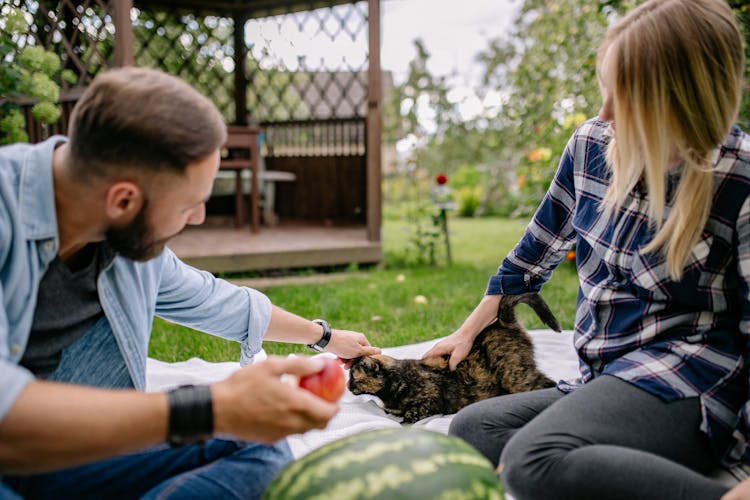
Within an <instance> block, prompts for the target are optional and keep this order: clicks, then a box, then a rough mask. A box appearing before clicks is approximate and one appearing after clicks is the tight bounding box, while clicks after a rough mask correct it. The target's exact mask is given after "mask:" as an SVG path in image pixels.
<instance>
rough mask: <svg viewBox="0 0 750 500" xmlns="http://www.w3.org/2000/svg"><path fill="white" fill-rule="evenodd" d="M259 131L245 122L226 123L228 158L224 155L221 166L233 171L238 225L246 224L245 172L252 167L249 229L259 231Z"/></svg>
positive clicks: (235, 215) (235, 210) (235, 214)
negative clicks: (243, 173)
mask: <svg viewBox="0 0 750 500" xmlns="http://www.w3.org/2000/svg"><path fill="white" fill-rule="evenodd" d="M258 133H259V129H258V128H256V127H248V126H245V125H229V126H227V142H226V144H224V147H225V148H226V149H227V152H228V154H227V158H222V159H221V162H220V163H219V168H220V169H223V170H234V172H235V181H234V182H235V184H234V189H235V190H234V222H235V226H237V227H238V228H240V227H242V226H243V224H244V217H243V214H244V212H245V208H244V202H243V199H242V198H243V193H242V171H243V170H245V169H249V170H250V172H251V174H250V179H251V185H250V193H249V194H248V202H249V204H250V230H251V231H252V232H254V233H257V232H258V230H259V228H260V199H259V196H258Z"/></svg>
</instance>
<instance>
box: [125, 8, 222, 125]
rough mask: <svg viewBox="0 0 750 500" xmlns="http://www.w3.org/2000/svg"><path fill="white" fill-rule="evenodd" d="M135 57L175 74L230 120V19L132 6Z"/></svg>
mask: <svg viewBox="0 0 750 500" xmlns="http://www.w3.org/2000/svg"><path fill="white" fill-rule="evenodd" d="M133 12H134V15H133V36H134V38H135V63H136V65H138V66H149V67H153V68H159V69H162V70H164V71H166V72H168V73H171V74H173V75H177V76H179V77H181V78H182V79H184V80H185V81H187V82H189V83H190V84H192V85H193V86H195V87H196V88H197V89H198V90H200V91H201V92H202V93H204V94H205V95H207V96H209V97H210V98H211V99H212V100H213V101H214V103H215V104H216V106H217V107H218V108H219V109H220V110H221V112H222V113H223V114H224V116H225V117H226V119H227V121H228V122H232V121H234V117H235V111H234V109H235V103H234V76H233V72H234V60H233V56H234V47H233V40H232V33H233V30H234V23H233V21H232V19H227V18H221V17H215V16H206V17H197V16H194V15H192V14H190V15H180V14H177V13H173V12H156V13H154V12H146V11H138V10H137V9H134V10H133Z"/></svg>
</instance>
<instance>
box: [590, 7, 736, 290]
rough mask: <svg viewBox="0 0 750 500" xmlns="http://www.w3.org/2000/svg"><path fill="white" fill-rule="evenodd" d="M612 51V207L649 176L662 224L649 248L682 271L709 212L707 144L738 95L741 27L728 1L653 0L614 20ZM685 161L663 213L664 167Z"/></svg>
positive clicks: (714, 142)
mask: <svg viewBox="0 0 750 500" xmlns="http://www.w3.org/2000/svg"><path fill="white" fill-rule="evenodd" d="M608 52H609V58H608V61H609V64H608V69H609V71H611V74H610V75H609V76H610V81H611V82H613V83H612V85H613V87H614V88H611V89H609V90H610V92H612V94H613V102H614V116H615V123H616V138H613V139H612V141H611V142H610V145H609V150H608V155H607V157H608V160H609V161H608V163H609V165H610V167H611V169H612V183H611V185H610V187H609V191H608V192H607V195H606V197H605V200H604V206H605V208H606V209H609V210H612V209H616V208H617V207H620V206H622V204H623V202H624V201H625V198H626V196H627V195H628V192H629V191H630V190H631V189H632V188H633V187H634V186H635V184H636V183H637V182H638V181H639V180H641V179H644V180H645V185H646V189H647V190H648V193H649V209H648V211H649V213H648V215H649V218H650V219H651V221H652V223H653V224H654V226H655V229H656V230H657V232H656V234H655V236H654V238H653V240H652V241H651V242H650V243H649V245H648V246H647V247H646V248H645V251H647V252H652V251H656V250H660V251H662V252H663V253H664V255H666V261H667V268H668V271H669V274H670V276H671V277H672V278H673V279H679V278H680V277H681V275H682V269H683V267H684V265H685V263H686V262H687V259H688V257H689V256H690V251H691V250H692V248H693V246H694V245H695V244H696V243H697V242H698V239H699V238H700V235H701V233H702V231H703V228H704V226H705V225H706V222H707V220H708V216H709V214H710V211H711V202H712V194H713V184H712V179H713V173H712V170H713V165H712V162H711V161H712V160H711V158H710V156H711V152H712V151H713V150H714V149H715V148H717V147H718V146H719V145H720V144H722V143H723V142H724V140H725V139H726V136H727V134H728V133H729V129H730V128H731V125H732V123H733V122H734V120H735V119H736V116H737V111H738V109H739V103H740V98H741V93H742V86H743V85H742V81H743V71H744V51H743V44H742V34H741V32H740V30H739V27H738V25H737V22H736V19H735V17H734V14H733V13H732V10H731V9H730V7H729V6H728V5H727V3H726V1H725V0H649V1H647V2H646V3H644V4H642V5H641V6H639V7H637V8H636V9H634V10H632V11H631V12H630V13H628V14H627V15H626V16H625V17H624V18H623V19H622V20H621V21H619V22H618V23H617V24H615V25H614V26H612V27H611V28H610V30H609V31H608V33H607V36H606V38H605V40H604V42H603V44H602V46H601V47H600V49H599V54H598V67H599V70H600V71H601V69H602V65H601V63H602V59H603V58H604V56H605V55H606V54H607V53H608ZM675 160H678V161H681V162H682V172H681V174H680V175H681V176H680V182H679V185H678V188H677V191H676V194H675V195H674V198H673V201H674V204H673V208H672V209H671V210H670V212H669V215H668V217H667V220H666V221H665V222H663V223H662V219H663V217H664V213H665V205H666V203H667V200H666V173H667V169H668V168H669V167H670V166H671V165H670V162H672V163H673V162H674V161H675Z"/></svg>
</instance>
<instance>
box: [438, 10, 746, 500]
mask: <svg viewBox="0 0 750 500" xmlns="http://www.w3.org/2000/svg"><path fill="white" fill-rule="evenodd" d="M597 67H598V74H599V79H600V84H601V90H602V97H603V105H602V108H601V110H600V112H599V116H598V118H596V119H593V120H590V121H588V122H586V123H585V124H583V125H582V126H581V127H580V128H579V130H578V131H577V132H576V133H575V135H574V136H573V138H572V139H571V140H570V142H569V144H568V146H567V148H566V150H565V152H564V153H563V155H562V159H561V161H560V166H559V168H558V171H557V173H556V175H555V178H554V180H553V182H552V185H551V186H550V188H549V191H548V193H547V195H546V197H545V198H544V200H543V201H542V203H541V205H540V207H539V208H538V210H537V212H536V214H535V216H534V218H533V220H532V221H531V223H530V224H529V226H528V228H527V230H526V232H525V234H524V236H523V237H522V239H521V240H520V242H519V243H518V244H517V245H516V247H515V248H514V249H513V250H512V251H511V253H510V254H509V255H508V256H507V257H506V259H505V260H504V261H503V263H502V265H501V266H500V268H499V270H498V272H497V274H496V275H494V276H492V277H491V278H490V281H489V285H488V288H487V291H486V295H485V297H484V298H483V299H482V301H481V302H480V303H479V305H478V306H477V307H476V309H475V310H474V311H473V312H472V313H471V314H470V315H469V317H468V318H467V319H466V320H465V322H464V323H463V324H462V325H461V327H459V328H458V330H456V331H455V332H454V333H453V334H451V335H450V336H449V337H448V338H447V339H445V340H444V341H442V342H440V343H439V344H437V345H436V346H435V347H434V348H433V349H432V350H431V351H430V352H428V353H427V356H433V355H440V354H450V355H451V366H453V367H455V366H456V364H457V363H459V362H460V361H461V360H462V359H463V358H464V357H465V356H466V354H467V352H468V350H469V348H470V346H471V344H472V342H473V340H474V338H475V337H476V335H477V333H478V332H479V331H480V330H481V329H482V327H484V326H485V325H486V324H487V323H489V322H490V321H491V320H492V318H493V317H494V315H495V313H496V311H497V304H498V301H499V297H500V295H501V294H519V293H523V292H528V291H538V290H539V289H540V288H541V287H542V285H543V283H544V282H545V281H546V280H547V279H548V278H549V277H550V275H551V273H552V271H553V269H554V268H555V266H556V265H557V264H558V263H559V262H560V261H561V260H562V259H563V257H564V256H565V254H566V251H567V250H568V249H569V248H570V247H571V245H572V244H573V243H575V244H576V248H577V251H576V253H577V266H578V273H579V277H580V289H579V298H578V308H577V314H576V320H575V340H574V343H575V348H576V350H577V352H578V355H579V359H580V368H581V375H582V378H581V379H580V380H576V381H561V382H560V383H559V384H558V386H557V388H552V389H546V390H541V391H534V392H530V393H523V394H512V395H507V396H501V397H499V398H494V399H491V400H487V401H484V402H480V403H477V404H475V405H472V406H469V407H467V408H465V409H464V410H462V411H461V412H459V413H458V415H457V416H456V417H455V418H454V420H453V423H452V425H451V432H452V433H454V434H456V435H458V436H461V437H463V438H464V439H466V440H467V441H469V442H470V443H472V444H473V445H475V446H476V447H477V448H478V449H479V450H480V451H482V452H483V453H484V454H485V455H486V456H487V457H488V458H489V459H490V460H492V461H493V462H494V463H495V464H496V465H498V471H499V472H500V474H501V478H502V479H503V481H504V483H505V484H506V486H507V488H508V489H509V491H510V492H511V493H512V494H513V495H514V496H515V497H516V498H518V499H519V500H526V499H543V498H550V499H566V498H571V499H579V500H580V499H587V498H595V499H600V498H607V499H609V500H612V499H628V500H630V499H635V498H638V499H651V498H653V499H664V498H680V499H691V498H695V499H702V500H705V499H718V498H720V497H721V496H722V495H723V494H724V493H726V491H727V488H726V487H725V486H723V485H721V484H719V483H717V482H715V481H713V480H711V479H709V478H707V477H706V476H705V475H704V474H705V473H707V472H709V471H711V470H712V469H714V468H716V467H717V466H718V465H719V464H720V463H722V462H723V463H735V462H737V461H739V460H741V459H742V458H743V457H742V455H743V453H745V444H744V442H743V439H744V438H742V437H741V433H734V434H735V435H733V432H734V431H735V430H736V429H738V428H739V427H741V425H740V424H738V422H741V421H742V418H743V417H742V415H741V412H740V410H741V407H742V406H743V403H745V401H746V400H747V396H748V376H747V373H746V371H745V368H744V366H745V361H744V357H745V356H746V353H745V345H746V344H747V343H748V341H750V289H749V283H750V139H749V138H748V136H746V135H745V134H744V133H743V132H742V131H741V130H740V129H739V128H737V127H736V126H733V122H734V120H735V119H736V116H737V110H738V107H739V102H740V96H741V92H742V74H743V69H744V60H743V46H742V36H741V34H740V32H739V29H738V27H737V24H736V21H735V19H734V16H733V13H732V11H731V9H730V8H729V7H728V5H727V4H726V2H725V1H724V0H651V1H648V2H646V3H644V4H642V5H641V6H640V7H638V8H636V9H634V10H633V11H632V12H630V13H629V14H628V15H627V16H625V17H624V18H623V19H622V20H621V21H619V22H618V23H617V24H615V25H614V26H613V27H612V28H611V29H610V30H609V32H608V34H607V36H606V38H605V40H604V42H603V44H602V45H601V48H600V50H599V56H598V61H597ZM749 428H750V427H749ZM748 456H750V453H748V454H747V455H746V457H745V458H747V457H748Z"/></svg>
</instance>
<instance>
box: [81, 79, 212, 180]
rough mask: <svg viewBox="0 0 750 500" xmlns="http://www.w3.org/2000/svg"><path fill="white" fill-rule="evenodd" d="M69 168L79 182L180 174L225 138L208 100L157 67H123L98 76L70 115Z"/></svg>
mask: <svg viewBox="0 0 750 500" xmlns="http://www.w3.org/2000/svg"><path fill="white" fill-rule="evenodd" d="M69 136H70V143H69V144H70V152H71V157H70V159H71V162H70V163H71V165H70V167H71V169H72V171H73V172H74V174H75V175H76V176H77V177H78V179H80V180H86V179H89V178H92V177H97V178H111V177H112V176H113V175H118V174H122V173H123V171H128V172H143V173H158V172H172V173H184V171H185V169H186V167H187V166H188V165H189V164H191V163H193V162H196V161H198V160H202V159H204V158H206V157H207V156H208V155H209V154H211V153H212V152H214V151H216V150H217V149H219V148H220V147H221V146H222V144H224V142H225V141H226V125H225V123H224V119H223V117H222V115H221V113H219V111H218V110H217V109H216V107H215V106H214V105H213V103H212V102H211V101H210V100H209V99H208V98H206V97H205V96H203V95H201V94H200V93H199V92H198V91H196V90H195V89H194V88H192V87H191V86H190V85H188V84H187V83H185V82H184V81H182V80H180V79H179V78H176V77H174V76H171V75H168V74H166V73H163V72H161V71H158V70H154V69H148V68H134V67H126V68H119V69H113V70H109V71H106V72H104V73H101V74H100V75H98V76H97V77H96V78H95V79H94V80H93V82H92V83H91V85H90V86H89V87H88V88H87V89H86V91H85V92H84V93H83V95H82V96H81V99H80V100H79V101H78V103H77V104H76V106H75V109H74V110H73V114H72V116H71V118H70V127H69Z"/></svg>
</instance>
